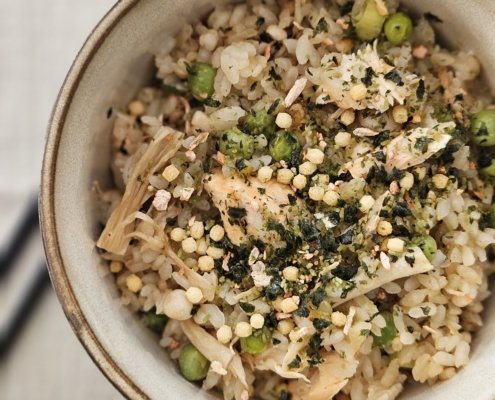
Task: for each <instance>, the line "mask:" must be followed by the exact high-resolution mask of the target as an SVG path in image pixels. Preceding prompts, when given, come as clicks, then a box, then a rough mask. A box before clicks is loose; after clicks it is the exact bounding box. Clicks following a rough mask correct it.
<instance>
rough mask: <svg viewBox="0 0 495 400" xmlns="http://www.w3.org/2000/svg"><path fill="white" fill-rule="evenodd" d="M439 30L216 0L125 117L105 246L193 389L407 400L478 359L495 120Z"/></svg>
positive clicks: (118, 124) (162, 57)
mask: <svg viewBox="0 0 495 400" xmlns="http://www.w3.org/2000/svg"><path fill="white" fill-rule="evenodd" d="M438 23H441V20H440V19H439V18H438V17H436V16H435V15H433V14H430V13H427V14H425V15H423V16H420V17H418V18H414V19H413V18H412V17H411V16H409V15H408V14H407V10H401V11H400V10H399V9H398V4H397V3H396V2H393V1H382V0H363V1H356V2H355V3H352V2H345V1H337V0H335V1H327V2H323V1H300V0H297V1H294V2H292V1H280V2H275V1H267V2H260V1H254V0H252V1H248V2H246V3H242V4H236V5H219V6H217V7H216V8H215V9H214V10H213V11H212V12H211V13H210V14H209V15H208V16H207V17H206V18H205V19H204V20H202V21H198V22H195V23H193V24H191V25H185V26H184V27H183V28H182V30H181V31H180V33H179V34H178V36H177V37H176V39H175V40H174V41H173V42H170V43H166V44H164V46H165V48H164V49H163V51H162V52H160V53H159V54H157V56H156V66H157V72H156V77H157V80H156V82H155V83H156V84H155V85H152V86H149V87H146V88H143V89H142V90H141V91H140V92H139V93H138V94H137V96H136V98H135V100H133V101H132V102H131V103H130V104H129V105H128V108H127V109H126V110H117V112H116V113H115V116H114V118H115V121H114V129H113V132H112V155H113V156H112V163H111V168H112V171H113V175H114V178H115V185H116V187H117V189H113V190H105V191H103V190H102V189H101V188H100V187H99V186H96V190H97V191H98V193H99V194H100V196H101V200H102V205H103V208H104V212H103V217H102V222H103V223H104V225H105V227H104V230H103V232H102V234H101V237H100V238H99V240H98V242H97V245H98V247H99V248H100V249H102V256H103V257H104V258H105V259H106V260H108V265H109V271H110V272H111V273H113V274H115V278H116V284H117V286H118V288H119V290H120V292H121V300H122V302H123V303H124V304H125V305H128V306H129V307H131V308H132V309H133V310H135V311H136V312H137V313H139V315H140V316H141V318H142V319H143V322H144V323H145V324H146V325H147V326H148V327H149V328H151V329H152V330H153V331H155V332H157V333H158V334H159V335H160V344H161V345H162V346H163V347H164V348H166V349H167V350H168V352H169V354H170V356H171V358H172V359H174V360H177V364H178V369H179V370H180V372H181V374H182V375H183V376H184V377H185V378H186V379H187V380H189V381H192V382H199V383H200V384H201V385H202V387H203V388H204V389H205V390H208V389H213V388H216V389H219V390H220V391H221V392H222V393H223V396H224V398H226V399H232V398H235V399H236V400H239V399H242V400H244V399H248V398H261V399H291V398H292V399H329V398H334V397H335V398H339V399H353V400H355V399H394V398H396V397H397V396H398V395H399V394H400V393H401V391H402V390H403V388H404V384H405V381H406V379H408V378H410V379H412V380H415V381H418V382H421V383H429V384H432V383H434V382H436V381H438V380H446V379H449V378H450V377H452V376H453V375H454V374H455V373H456V371H457V370H458V369H459V368H461V367H462V366H464V365H466V363H467V362H468V356H469V351H470V344H471V341H472V335H473V333H474V332H475V331H476V330H477V329H478V328H479V327H480V326H481V325H482V320H481V316H480V313H481V311H482V309H483V305H482V301H483V299H485V298H486V297H487V296H488V288H487V276H488V275H489V273H490V272H491V270H492V267H491V266H490V263H489V262H488V256H487V251H488V250H489V246H490V245H491V244H493V243H494V242H495V229H494V228H493V226H494V224H495V212H494V210H493V208H492V205H491V204H492V197H493V186H492V177H493V176H495V166H494V164H493V161H492V153H493V150H492V146H494V145H495V111H493V110H492V109H491V108H490V104H491V102H492V99H491V98H490V97H489V96H487V95H486V94H485V91H484V90H483V89H484V86H483V82H482V81H481V79H480V77H479V75H480V65H479V63H478V61H477V59H476V57H475V56H474V55H472V54H470V53H469V52H466V51H462V50H461V51H449V50H446V49H444V48H442V47H441V46H439V45H438V44H437V42H436V39H435V32H434V29H433V26H434V25H435V24H438Z"/></svg>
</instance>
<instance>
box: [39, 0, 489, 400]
mask: <svg viewBox="0 0 495 400" xmlns="http://www.w3.org/2000/svg"><path fill="white" fill-rule="evenodd" d="M213 4H215V1H207V0H175V1H174V0H121V1H119V2H118V3H117V4H116V5H115V6H114V8H113V9H112V10H111V11H110V12H109V13H108V14H107V15H106V16H105V17H104V18H103V20H102V21H101V22H100V24H99V25H98V26H97V27H96V28H95V29H94V31H93V32H92V33H91V35H90V36H89V38H88V40H87V42H86V43H85V44H84V46H83V48H82V49H81V51H80V53H79V55H78V56H77V58H76V60H75V61H74V64H73V66H72V68H71V70H70V72H69V73H68V75H67V78H66V80H65V82H64V84H63V86H62V89H61V91H60V95H59V97H58V100H57V103H56V105H55V108H54V111H53V116H52V119H51V123H50V126H49V132H48V139H47V144H46V150H45V158H44V164H43V173H42V175H43V176H42V187H41V219H42V227H43V237H44V243H45V248H46V254H47V258H48V263H49V269H50V274H51V277H52V281H53V285H54V286H55V289H56V292H57V294H58V296H59V299H60V302H61V303H62V306H63V309H64V312H65V314H66V316H67V319H68V320H69V322H70V324H71V325H72V328H73V329H74V331H75V333H76V334H77V335H78V337H79V339H80V341H81V343H82V344H83V345H84V346H85V348H86V350H87V351H88V353H89V354H90V355H91V357H92V358H93V360H94V361H95V363H96V365H97V366H98V367H99V368H100V369H101V370H102V372H103V373H104V374H105V375H106V376H107V377H108V379H109V380H110V381H111V382H112V383H113V384H114V385H115V386H116V387H117V389H119V390H120V391H121V392H122V394H123V395H125V396H126V397H128V398H132V399H146V398H151V399H180V398H181V399H191V398H195V399H208V398H214V396H213V395H211V394H207V393H203V392H201V391H200V390H199V389H198V388H197V387H196V386H194V385H192V384H190V383H188V382H186V381H185V380H184V379H183V378H182V377H181V376H180V375H179V373H178V372H177V370H176V368H175V366H174V364H173V363H172V362H171V361H170V360H169V359H168V358H167V355H166V352H165V351H164V350H163V349H161V348H160V347H159V345H158V340H157V338H156V337H155V336H153V335H152V334H151V333H150V332H148V331H147V330H146V329H145V328H144V327H142V326H141V324H140V322H139V321H138V319H137V318H136V317H135V316H133V315H131V314H130V313H129V311H128V310H127V309H126V308H125V307H123V306H122V305H120V303H119V301H118V293H117V291H116V289H115V287H114V285H113V281H112V278H111V277H109V276H108V275H107V276H105V274H104V273H103V271H104V269H103V268H102V262H101V260H100V258H99V256H98V253H97V251H96V248H95V244H94V243H95V239H96V238H97V236H98V233H99V231H100V229H101V227H100V226H99V225H98V223H97V219H96V206H95V198H94V195H93V192H92V190H91V189H92V185H93V182H94V181H95V180H98V181H100V182H103V183H105V182H109V179H110V174H109V168H108V165H109V155H110V151H109V147H110V146H109V144H110V140H109V138H110V131H111V120H110V119H108V118H107V110H108V109H109V108H110V107H111V106H117V107H119V106H120V107H123V106H124V105H125V104H127V102H128V101H129V100H130V99H131V98H132V97H133V95H134V94H135V93H136V92H137V90H138V88H140V87H141V86H143V85H144V84H146V83H147V82H148V81H150V80H151V77H152V71H153V70H152V54H153V52H154V51H155V49H157V48H159V46H160V45H163V43H164V42H166V41H167V40H169V38H170V37H172V36H173V35H174V33H175V32H177V31H178V29H179V28H180V27H181V25H182V24H183V23H184V21H186V20H191V19H193V18H194V17H196V16H198V15H201V14H204V13H205V12H207V11H208V9H211V8H212V6H213ZM405 4H406V6H408V7H410V9H411V10H413V11H415V12H424V11H431V12H433V13H434V14H436V15H438V16H440V17H441V18H442V19H443V21H444V22H443V24H438V30H439V31H440V33H441V36H442V38H443V40H444V41H445V42H446V43H448V44H449V45H451V46H453V47H455V46H461V47H463V48H465V49H468V50H472V51H473V52H474V53H475V54H477V55H478V56H479V57H480V60H481V62H482V64H483V66H484V68H485V75H486V77H487V82H489V84H490V85H491V87H492V88H495V27H494V25H493V21H492V16H494V15H495V2H491V1H481V0H476V1H469V2H467V1H464V0H435V1H434V2H432V1H431V0H409V1H405ZM487 90H488V89H487ZM486 306H487V310H488V312H486V313H485V315H484V318H485V326H484V327H483V328H482V330H481V331H480V332H479V334H478V335H477V336H476V340H475V342H474V347H473V351H472V355H471V361H470V363H469V364H468V366H467V367H466V368H464V369H462V370H461V371H460V372H459V374H457V375H456V376H455V377H454V378H453V379H451V380H449V381H447V382H444V383H441V384H437V385H435V386H433V387H429V386H416V387H412V388H408V390H407V391H406V392H405V394H404V396H403V397H402V398H403V399H421V400H432V399H435V400H437V399H449V400H466V399H469V398H472V397H475V398H476V399H477V400H493V399H495V385H494V384H493V383H494V382H495V368H494V367H495V337H494V333H493V332H495V312H494V311H495V310H494V308H495V298H492V299H490V300H488V302H487V304H486ZM490 382H491V384H490Z"/></svg>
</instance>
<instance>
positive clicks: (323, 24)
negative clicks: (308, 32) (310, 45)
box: [313, 17, 328, 37]
mask: <svg viewBox="0 0 495 400" xmlns="http://www.w3.org/2000/svg"><path fill="white" fill-rule="evenodd" d="M323 32H328V23H327V20H326V19H325V18H324V17H321V18H320V20H319V21H318V24H317V25H316V28H315V29H313V37H315V36H317V35H319V34H320V33H323Z"/></svg>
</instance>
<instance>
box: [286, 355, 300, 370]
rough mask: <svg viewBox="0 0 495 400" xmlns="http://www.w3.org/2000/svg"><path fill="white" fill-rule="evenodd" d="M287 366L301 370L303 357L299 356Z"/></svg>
mask: <svg viewBox="0 0 495 400" xmlns="http://www.w3.org/2000/svg"><path fill="white" fill-rule="evenodd" d="M287 366H288V367H289V368H290V369H294V368H299V367H300V366H301V357H299V356H298V355H297V356H296V357H295V358H294V359H293V360H292V361H291V362H290V363H289V364H288V365H287Z"/></svg>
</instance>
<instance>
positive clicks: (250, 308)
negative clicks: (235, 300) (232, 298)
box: [239, 302, 255, 313]
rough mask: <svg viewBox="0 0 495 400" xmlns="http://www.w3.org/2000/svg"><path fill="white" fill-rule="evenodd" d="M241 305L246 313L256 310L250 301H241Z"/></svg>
mask: <svg viewBox="0 0 495 400" xmlns="http://www.w3.org/2000/svg"><path fill="white" fill-rule="evenodd" d="M239 306H240V307H241V309H242V311H244V312H245V313H252V312H254V310H255V307H254V306H253V305H252V304H250V303H243V302H240V303H239Z"/></svg>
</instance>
